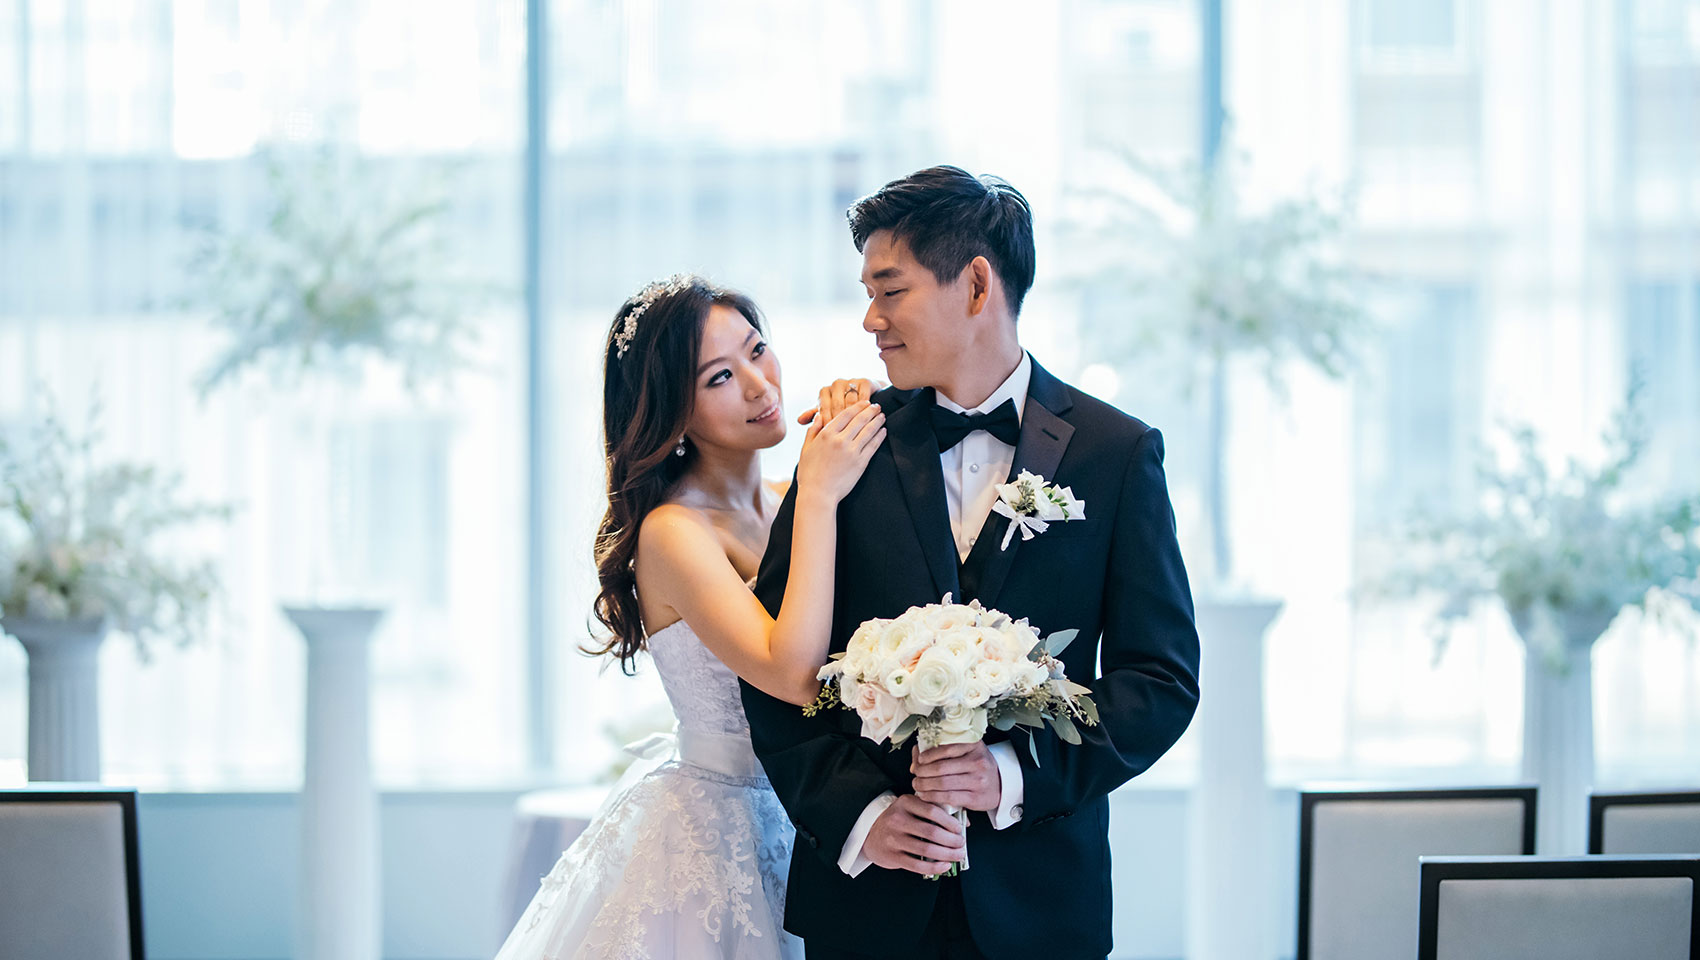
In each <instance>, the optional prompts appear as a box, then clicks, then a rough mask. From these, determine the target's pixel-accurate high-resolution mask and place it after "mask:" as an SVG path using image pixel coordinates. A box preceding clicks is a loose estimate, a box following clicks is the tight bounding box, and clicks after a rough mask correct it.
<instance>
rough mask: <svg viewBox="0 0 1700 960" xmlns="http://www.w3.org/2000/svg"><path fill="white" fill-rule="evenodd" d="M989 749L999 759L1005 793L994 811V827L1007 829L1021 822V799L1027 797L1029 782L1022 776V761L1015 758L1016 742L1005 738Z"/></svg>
mask: <svg viewBox="0 0 1700 960" xmlns="http://www.w3.org/2000/svg"><path fill="white" fill-rule="evenodd" d="M988 749H990V750H991V751H992V759H993V760H995V761H997V764H998V779H999V780H1001V781H1003V790H1002V794H1003V795H1002V797H1001V798H1000V799H999V800H998V808H997V809H996V810H993V811H992V829H994V830H1006V829H1008V828H1010V827H1013V826H1015V825H1016V824H1017V823H1020V822H1021V801H1023V800H1024V799H1026V797H1027V782H1026V781H1025V780H1023V779H1022V777H1021V761H1019V760H1017V759H1015V744H1012V743H1010V742H1009V741H1008V740H1004V741H1002V742H1000V743H994V744H992V745H991V746H990V747H989V748H988Z"/></svg>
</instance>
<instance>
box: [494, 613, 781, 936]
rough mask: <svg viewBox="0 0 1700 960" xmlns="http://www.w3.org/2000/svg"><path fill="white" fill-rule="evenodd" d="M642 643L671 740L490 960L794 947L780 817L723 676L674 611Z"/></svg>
mask: <svg viewBox="0 0 1700 960" xmlns="http://www.w3.org/2000/svg"><path fill="white" fill-rule="evenodd" d="M650 644H651V646H650V650H651V653H652V655H653V656H654V657H655V661H656V667H657V669H658V671H659V673H660V675H661V681H662V684H663V685H664V686H665V688H666V690H667V694H668V698H669V699H670V700H671V701H672V703H673V708H674V710H675V711H676V712H677V714H678V716H679V738H678V745H677V746H678V749H676V750H674V751H672V752H669V753H666V754H661V755H657V756H653V757H651V759H649V760H647V761H642V764H643V765H642V766H634V768H633V770H632V772H630V773H628V774H627V779H625V780H623V781H622V782H621V784H620V785H619V786H617V787H615V789H614V791H613V792H612V793H611V794H610V795H609V798H608V800H607V801H606V802H605V803H604V805H603V808H602V810H601V811H599V812H598V813H597V815H596V817H595V819H593V820H592V821H591V824H590V826H589V827H587V828H586V829H585V831H584V833H583V834H581V835H580V836H579V838H578V840H576V841H575V842H574V843H573V845H572V846H571V847H570V848H568V849H567V851H566V852H565V853H563V854H561V858H560V859H559V860H558V861H557V862H556V863H555V866H554V868H553V869H552V870H550V871H549V874H548V875H547V876H545V877H544V878H543V881H542V884H541V887H540V889H539V890H538V892H537V895H536V896H535V897H534V898H533V899H532V902H531V905H530V906H529V907H527V908H526V911H525V914H524V915H523V916H522V917H521V918H520V921H519V923H518V924H517V925H516V926H515V928H514V931H513V932H512V933H511V934H509V936H508V940H507V942H506V943H505V944H504V945H503V946H502V950H501V952H500V953H498V954H497V957H498V960H586V958H593V960H665V958H670V957H680V958H684V957H690V958H721V960H801V958H802V943H801V941H799V940H798V939H797V938H796V937H794V936H792V935H791V934H788V933H786V932H785V931H784V930H783V928H782V927H781V923H782V920H783V918H784V916H785V877H786V872H787V870H788V868H789V866H790V862H791V847H792V842H793V841H792V837H793V834H792V828H791V823H790V820H789V819H788V818H787V817H786V815H785V811H784V809H783V808H782V807H781V806H780V805H779V799H778V798H777V797H775V796H774V794H773V789H772V787H771V786H770V785H769V784H768V782H767V778H766V777H764V776H761V775H760V766H759V764H758V763H757V762H756V760H755V757H754V755H753V753H751V752H750V749H749V725H748V722H747V721H746V720H745V719H744V710H743V704H742V702H741V700H740V699H739V693H738V682H737V677H736V676H735V675H734V674H733V673H732V671H731V670H730V669H728V668H727V667H726V666H725V665H724V664H722V663H721V662H720V661H719V659H717V658H716V657H715V656H714V654H712V653H711V652H709V650H708V648H706V647H704V646H703V645H702V643H701V641H699V640H698V639H697V637H696V634H695V633H694V632H693V631H692V630H691V629H690V627H689V626H687V625H685V624H683V623H680V624H675V625H673V626H670V627H668V628H666V629H664V630H660V631H657V632H656V633H655V634H654V635H653V636H652V637H651V638H650ZM693 731H694V733H693ZM680 752H682V753H683V757H681V756H680ZM693 760H694V761H696V762H692V761H693ZM716 767H718V768H719V769H716ZM745 774H751V775H745Z"/></svg>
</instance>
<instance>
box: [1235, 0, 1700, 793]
mask: <svg viewBox="0 0 1700 960" xmlns="http://www.w3.org/2000/svg"><path fill="white" fill-rule="evenodd" d="M1230 9H1231V11H1232V22H1231V29H1230V38H1231V43H1232V47H1233V52H1232V54H1231V56H1230V59H1229V75H1230V79H1229V83H1230V89H1231V91H1232V92H1231V96H1230V101H1231V102H1230V110H1231V112H1232V114H1233V116H1234V118H1235V120H1236V121H1237V125H1238V130H1239V132H1240V137H1241V143H1242V145H1243V146H1244V147H1245V148H1246V149H1247V151H1248V152H1249V154H1250V155H1251V158H1252V161H1253V166H1254V168H1255V169H1257V170H1258V171H1260V172H1261V175H1262V177H1263V180H1264V182H1262V183H1261V184H1260V185H1259V189H1260V190H1261V191H1262V192H1263V194H1264V195H1265V196H1273V195H1276V194H1277V193H1279V192H1281V191H1290V190H1293V189H1298V188H1301V187H1303V186H1305V185H1306V184H1307V183H1311V182H1319V183H1323V184H1327V185H1344V186H1347V187H1350V188H1351V189H1352V190H1353V191H1354V192H1355V194H1356V198H1357V214H1358V225H1357V229H1356V233H1355V236H1354V248H1355V251H1356V255H1357V256H1358V258H1359V259H1360V261H1361V262H1362V263H1364V264H1365V265H1366V266H1368V267H1369V268H1371V269H1372V270H1374V271H1376V272H1377V273H1378V274H1379V275H1380V276H1381V278H1382V279H1383V280H1384V281H1385V284H1384V287H1383V292H1384V299H1385V303H1382V304H1381V306H1380V314H1381V319H1382V322H1383V323H1384V324H1385V325H1386V330H1385V333H1384V335H1383V336H1382V338H1381V339H1380V342H1379V343H1378V344H1377V345H1376V347H1375V349H1374V350H1372V351H1371V353H1370V354H1369V356H1368V357H1366V363H1365V365H1364V366H1363V367H1362V368H1361V370H1360V371H1359V374H1358V375H1357V376H1355V377H1353V378H1352V379H1351V380H1350V381H1348V382H1346V383H1341V384H1334V383H1328V382H1324V381H1321V380H1319V379H1316V378H1314V377H1311V378H1307V377H1306V376H1304V375H1300V376H1299V383H1300V384H1301V389H1300V390H1299V391H1297V392H1296V395H1295V398H1294V403H1293V405H1292V406H1291V407H1290V408H1289V409H1288V410H1287V411H1286V412H1285V413H1284V414H1278V415H1274V416H1271V417H1269V418H1268V419H1267V420H1264V421H1262V422H1256V421H1254V422H1253V423H1252V424H1249V425H1248V426H1247V428H1246V429H1245V430H1244V431H1242V433H1241V434H1240V436H1238V437H1237V438H1236V441H1235V442H1236V444H1237V447H1236V452H1242V453H1244V454H1245V455H1246V456H1250V457H1254V458H1257V459H1256V460H1255V461H1253V462H1256V463H1258V464H1260V468H1259V469H1253V470H1249V471H1246V472H1244V473H1242V475H1241V476H1240V477H1239V480H1238V486H1237V487H1236V490H1235V497H1236V501H1237V502H1239V503H1242V504H1245V505H1246V506H1245V507H1244V509H1242V510H1241V512H1240V516H1242V517H1246V518H1248V519H1247V521H1246V525H1245V526H1244V527H1243V528H1242V529H1241V535H1242V536H1243V537H1244V538H1245V542H1246V544H1247V545H1246V547H1245V548H1244V549H1245V550H1246V554H1247V559H1248V562H1255V563H1257V564H1258V565H1259V566H1258V569H1259V572H1260V575H1261V577H1262V579H1263V582H1264V583H1266V584H1268V586H1269V588H1270V589H1272V590H1274V591H1275V592H1277V593H1279V594H1281V595H1283V596H1285V597H1286V598H1287V601H1288V604H1289V607H1288V613H1287V615H1286V616H1285V617H1284V618H1283V619H1282V620H1281V621H1280V622H1279V623H1278V624H1277V627H1276V629H1275V630H1274V631H1272V634H1271V637H1270V644H1271V649H1270V657H1269V705H1270V713H1271V718H1270V720H1271V749H1272V752H1273V756H1274V760H1275V765H1276V770H1277V773H1278V774H1280V773H1282V772H1284V773H1285V775H1287V776H1309V775H1318V774H1322V775H1335V774H1357V775H1369V776H1412V777H1426V778H1434V777H1440V778H1455V777H1456V776H1458V775H1469V774H1475V775H1479V776H1504V775H1511V774H1513V773H1514V771H1515V769H1516V762H1517V757H1518V751H1519V749H1520V740H1519V735H1520V727H1521V712H1520V711H1521V699H1522V692H1521V687H1522V683H1521V664H1522V653H1521V647H1520V644H1519V642H1518V641H1517V639H1516V637H1515V635H1514V634H1513V633H1512V631H1511V629H1510V626H1509V624H1508V622H1507V620H1506V618H1505V616H1504V614H1503V613H1502V612H1501V611H1499V610H1498V609H1497V608H1495V607H1494V606H1493V605H1484V608H1483V609H1482V610H1481V611H1480V612H1479V613H1478V615H1476V616H1474V617H1472V618H1471V619H1470V620H1468V621H1466V622H1465V623H1464V624H1462V626H1461V627H1460V628H1459V629H1458V630H1456V631H1455V632H1454V633H1453V635H1452V642H1451V644H1450V645H1449V646H1448V648H1447V652H1446V653H1445V655H1444V657H1442V658H1440V659H1439V660H1438V661H1436V660H1435V658H1434V647H1433V644H1432V641H1431V634H1430V631H1429V627H1428V622H1429V621H1428V616H1429V614H1430V613H1431V612H1432V607H1428V606H1426V605H1422V604H1412V605H1409V606H1404V605H1396V604H1389V603H1374V602H1371V601H1368V600H1363V599H1360V600H1358V601H1356V602H1354V600H1353V598H1352V596H1351V593H1350V588H1351V585H1352V582H1353V578H1354V576H1355V575H1356V573H1357V571H1358V570H1360V569H1362V563H1363V559H1362V558H1363V557H1364V556H1365V555H1367V554H1368V553H1371V552H1374V551H1377V550H1380V551H1386V550H1389V549H1397V547H1396V545H1393V544H1391V543H1390V542H1389V541H1387V540H1386V539H1385V534H1384V531H1385V530H1386V528H1387V525H1388V522H1389V521H1391V520H1395V519H1397V518H1398V517H1400V516H1402V515H1404V514H1406V513H1407V512H1408V511H1409V510H1410V509H1411V508H1412V507H1413V506H1416V505H1418V504H1426V505H1428V506H1430V507H1439V508H1445V507H1448V506H1464V505H1468V504H1470V503H1473V502H1474V497H1475V488H1474V484H1473V468H1474V461H1475V450H1476V449H1477V444H1479V443H1482V442H1491V441H1492V439H1493V436H1494V431H1495V430H1496V429H1497V428H1498V427H1499V426H1500V425H1501V424H1503V423H1504V422H1506V421H1526V422H1529V423H1531V424H1532V425H1533V426H1535V428H1536V429H1537V430H1539V431H1540V433H1541V435H1542V436H1543V438H1545V441H1546V444H1547V449H1548V450H1549V451H1550V452H1551V453H1552V454H1553V455H1554V456H1555V457H1563V456H1571V455H1576V456H1581V457H1583V458H1584V459H1587V458H1591V457H1597V456H1598V454H1599V452H1600V450H1599V444H1598V437H1599V435H1600V432H1601V430H1602V429H1603V428H1604V427H1605V425H1606V423H1607V418H1608V417H1609V415H1610V414H1611V412H1612V411H1613V410H1614V409H1615V408H1616V407H1618V406H1619V405H1620V404H1621V403H1622V401H1623V397H1624V393H1625V389H1626V385H1627V383H1628V380H1629V374H1630V370H1631V367H1632V365H1634V364H1635V363H1637V362H1639V363H1641V364H1642V366H1643V367H1644V368H1645V369H1646V372H1647V374H1648V376H1649V378H1650V384H1649V388H1650V389H1649V393H1648V397H1649V401H1650V407H1649V410H1648V412H1649V414H1650V417H1651V419H1652V421H1653V423H1654V424H1655V427H1656V431H1657V436H1656V439H1655V444H1654V450H1653V451H1652V453H1651V455H1650V456H1649V457H1648V461H1647V463H1646V464H1645V465H1644V468H1643V473H1642V474H1641V475H1640V476H1639V478H1638V481H1637V482H1638V488H1637V492H1638V493H1640V494H1643V495H1656V494H1675V493H1679V492H1689V493H1692V491H1693V488H1694V483H1695V479H1694V478H1695V477H1696V476H1697V473H1696V470H1695V460H1694V457H1695V455H1696V454H1695V451H1696V449H1697V447H1696V434H1695V432H1694V430H1695V423H1696V415H1697V413H1700V397H1697V396H1696V394H1695V392H1694V390H1695V388H1694V386H1693V384H1694V383H1695V377H1694V371H1695V370H1697V369H1700V353H1697V352H1696V350H1697V344H1696V333H1697V331H1700V312H1697V311H1696V309H1695V294H1696V282H1695V278H1696V268H1697V265H1700V257H1697V252H1700V251H1697V250H1696V248H1695V246H1694V244H1693V238H1694V237H1695V235H1696V229H1697V227H1700V207H1697V202H1696V201H1697V198H1700V192H1697V191H1700V165H1697V164H1696V163H1695V162H1694V160H1695V159H1696V153H1695V151H1696V150H1697V149H1700V126H1697V125H1696V123H1695V122H1694V119H1695V117H1696V116H1700V113H1697V112H1696V105H1697V103H1696V99H1695V98H1696V91H1697V89H1700V4H1695V3H1693V2H1684V0H1672V2H1652V0H1569V2H1558V3H1545V2H1533V0H1529V2H1518V0H1514V2H1494V3H1485V2H1477V0H1443V2H1440V3H1425V4H1416V3H1406V2H1398V0H1306V2H1304V3H1301V4H1298V5H1294V4H1290V3H1281V4H1274V3H1259V2H1249V0H1248V2H1243V3H1236V4H1231V5H1230ZM1251 402H1252V403H1253V404H1254V405H1256V402H1255V401H1251ZM1242 462H1245V461H1243V460H1242ZM1264 464H1267V465H1268V467H1269V471H1265V470H1263V469H1261V465H1264ZM1318 477H1320V478H1322V479H1321V480H1320V481H1318V479H1317V478H1318ZM1342 479H1344V480H1345V481H1346V482H1345V484H1344V485H1342V484H1341V480H1342ZM1316 485H1319V486H1320V488H1321V489H1320V491H1318V490H1316V489H1315V486H1316ZM1336 495H1341V496H1343V497H1344V499H1341V500H1338V501H1334V499H1333V498H1334V497H1335V496H1336ZM1331 502H1338V503H1342V504H1346V505H1348V506H1349V509H1348V510H1346V511H1344V515H1341V512H1340V511H1338V510H1337V509H1331V508H1330V507H1329V506H1328V504H1329V503H1331ZM1274 503H1280V504H1282V509H1280V510H1264V509H1258V506H1257V505H1259V504H1263V505H1270V504H1274ZM1319 517H1320V518H1323V519H1322V521H1321V525H1320V527H1318V526H1317V522H1318V518H1319ZM1319 530H1320V536H1319V535H1318V531H1319ZM1253 558H1255V560H1254V559H1253ZM1679 633H1680V631H1674V632H1673V631H1672V630H1670V629H1665V628H1660V627H1658V626H1656V625H1651V624H1645V623H1643V622H1642V621H1641V619H1640V618H1639V617H1637V616H1634V615H1630V616H1626V617H1624V618H1623V619H1622V620H1620V621H1619V623H1618V625H1617V626H1616V628H1614V629H1613V630H1612V631H1611V632H1610V633H1609V634H1608V635H1607V636H1606V637H1605V638H1604V639H1603V640H1602V641H1601V643H1600V644H1599V646H1598V648H1597V653H1596V671H1597V672H1596V687H1597V697H1598V701H1597V714H1598V733H1597V740H1598V752H1599V766H1600V774H1601V779H1602V781H1606V782H1615V783H1628V782H1638V781H1656V780H1659V779H1669V778H1671V777H1674V776H1680V775H1682V774H1681V772H1682V771H1684V770H1687V771H1689V772H1690V773H1691V771H1692V770H1693V769H1694V767H1695V765H1696V763H1700V712H1696V708H1695V703H1696V700H1695V697H1694V694H1695V692H1696V688H1697V684H1700V657H1697V656H1696V653H1695V649H1694V647H1693V645H1692V644H1688V643H1685V642H1684V641H1683V640H1682V639H1681V638H1680V636H1679Z"/></svg>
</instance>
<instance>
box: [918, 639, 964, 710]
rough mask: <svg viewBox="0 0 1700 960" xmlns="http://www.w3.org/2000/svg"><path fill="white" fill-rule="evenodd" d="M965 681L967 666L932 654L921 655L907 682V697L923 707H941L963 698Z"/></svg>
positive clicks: (942, 655)
mask: <svg viewBox="0 0 1700 960" xmlns="http://www.w3.org/2000/svg"><path fill="white" fill-rule="evenodd" d="M967 681H968V670H967V665H966V664H964V663H963V662H962V661H960V660H957V659H955V658H954V657H950V656H947V655H944V654H941V653H939V652H937V651H934V650H929V651H927V652H926V653H924V654H922V655H921V662H920V663H918V664H916V666H915V672H914V674H913V675H911V676H910V678H909V686H910V691H909V697H910V699H912V700H914V701H915V702H916V703H918V704H920V705H921V706H924V707H929V708H930V707H940V706H943V705H945V704H947V703H951V702H953V701H956V700H960V699H961V698H962V687H963V685H964V684H965V683H967Z"/></svg>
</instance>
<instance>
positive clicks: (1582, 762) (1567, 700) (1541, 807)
mask: <svg viewBox="0 0 1700 960" xmlns="http://www.w3.org/2000/svg"><path fill="white" fill-rule="evenodd" d="M1524 659H1525V665H1524V668H1523V677H1524V679H1523V778H1524V779H1525V780H1528V781H1530V782H1532V783H1535V784H1537V785H1538V786H1539V787H1540V796H1539V801H1540V802H1539V803H1537V804H1536V809H1537V811H1538V812H1537V814H1536V819H1535V852H1537V853H1539V854H1540V855H1541V856H1548V857H1559V856H1581V855H1582V854H1585V853H1587V852H1588V791H1589V790H1590V789H1592V787H1593V784H1594V667H1593V657H1592V656H1591V649H1590V646H1589V645H1588V644H1581V645H1580V646H1578V645H1572V646H1571V648H1570V669H1569V670H1568V671H1567V672H1564V673H1558V672H1555V671H1554V670H1553V669H1552V668H1551V667H1550V666H1547V665H1545V664H1543V663H1542V662H1541V658H1540V655H1539V654H1536V653H1532V652H1526V653H1525V657H1524Z"/></svg>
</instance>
